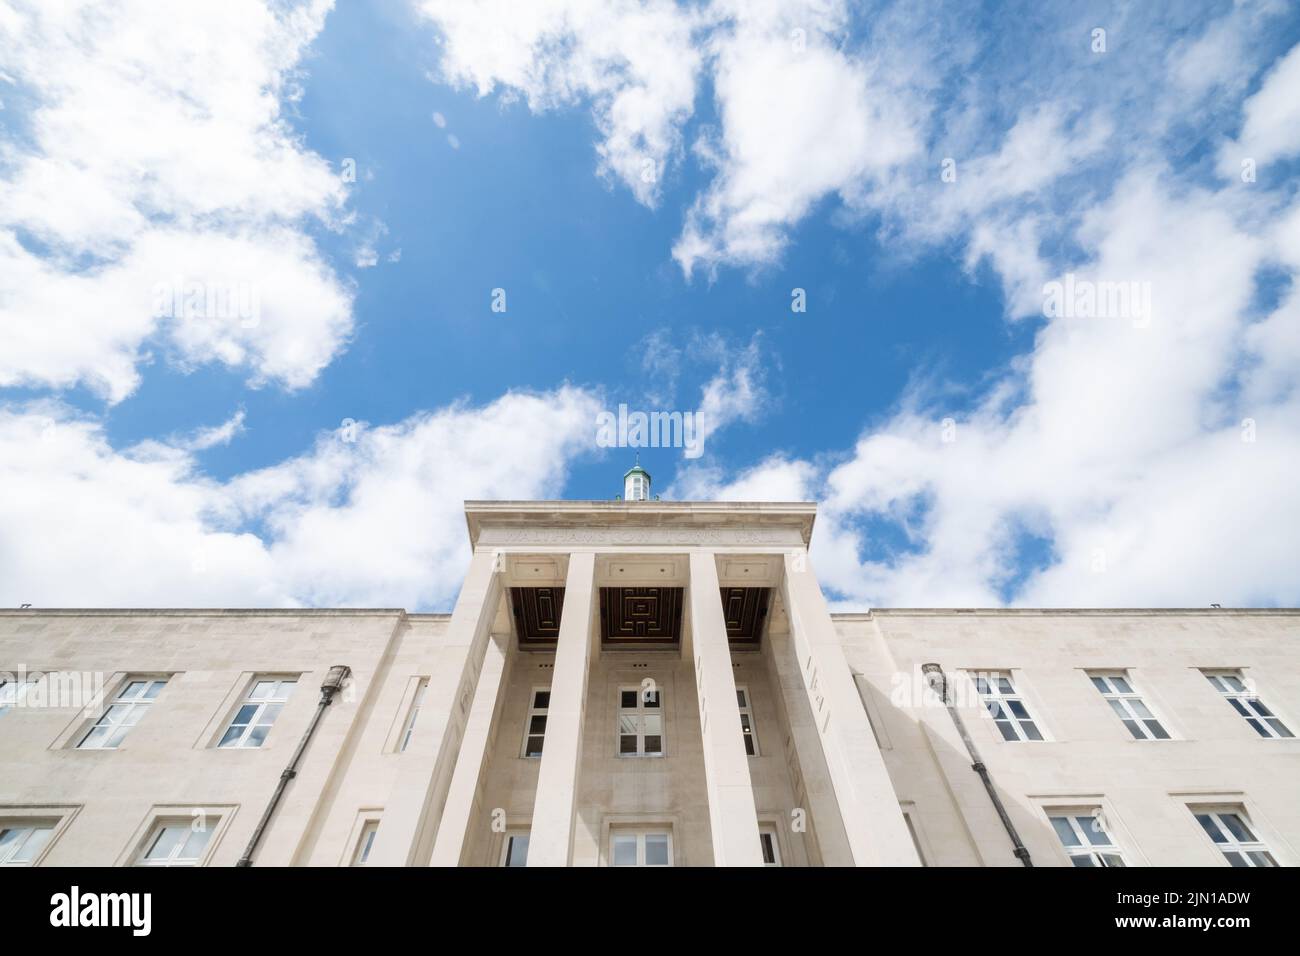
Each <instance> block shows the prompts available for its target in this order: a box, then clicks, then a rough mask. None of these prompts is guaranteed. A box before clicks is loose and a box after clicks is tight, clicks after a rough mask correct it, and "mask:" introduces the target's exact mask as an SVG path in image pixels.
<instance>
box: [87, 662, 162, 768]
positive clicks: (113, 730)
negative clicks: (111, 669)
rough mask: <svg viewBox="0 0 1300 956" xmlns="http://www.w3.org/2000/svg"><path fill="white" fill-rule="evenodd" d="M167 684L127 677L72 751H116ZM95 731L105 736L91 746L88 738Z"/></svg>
mask: <svg viewBox="0 0 1300 956" xmlns="http://www.w3.org/2000/svg"><path fill="white" fill-rule="evenodd" d="M167 680H168V678H166V677H144V676H141V677H128V678H127V679H126V680H125V681H123V682H122V686H121V688H120V689H119V690H118V692H117V695H116V696H115V697H114V698H113V699H112V701H110V702H109V704H108V706H107V707H105V708H104V712H103V713H102V714H100V715H99V717H98V718H97V719H96V720H95V722H94V723H93V724H91V725H90V727H89V728H87V730H86V732H85V733H84V734H82V735H81V739H80V740H79V741H78V743H77V748H76V749H78V750H116V749H117V748H118V747H119V746H121V744H122V741H123V740H125V739H126V738H127V736H128V735H129V734H130V733H131V731H132V729H133V728H134V727H135V725H136V724H138V723H139V722H140V720H141V719H142V718H143V717H144V715H145V714H147V713H148V712H149V708H150V707H152V706H153V703H154V701H155V700H157V699H158V695H159V694H161V693H162V692H163V689H164V688H166V686H167ZM155 688H156V689H155ZM151 691H152V696H151V695H150V692H151ZM99 730H107V733H104V734H101V735H100V736H99V737H98V741H99V742H95V743H92V742H91V739H90V738H91V737H93V736H95V732H96V731H99Z"/></svg>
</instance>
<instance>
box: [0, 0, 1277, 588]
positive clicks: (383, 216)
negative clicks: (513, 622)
mask: <svg viewBox="0 0 1300 956" xmlns="http://www.w3.org/2000/svg"><path fill="white" fill-rule="evenodd" d="M19 6H20V8H21V9H20V10H19V11H18V12H17V15H16V17H15V20H14V26H12V27H10V28H7V30H8V32H6V33H4V34H3V35H2V36H3V39H2V43H0V51H3V53H4V54H5V58H4V61H3V62H4V64H5V66H4V74H5V75H4V77H3V80H4V82H3V86H0V99H3V101H4V104H5V110H4V111H3V112H2V113H0V118H2V119H3V121H4V123H5V126H4V134H3V135H4V141H5V143H6V147H7V151H6V153H5V156H4V162H3V166H2V167H0V169H2V170H3V173H4V176H5V182H4V192H3V194H0V195H4V196H5V197H6V199H7V200H8V201H7V202H6V203H5V204H4V206H3V208H4V209H5V212H4V214H3V216H2V217H0V219H2V220H3V221H0V230H3V232H4V234H5V242H6V245H5V247H4V249H3V253H2V254H3V257H4V258H5V259H6V260H7V265H6V271H8V273H9V275H10V276H11V278H10V279H6V280H4V283H3V287H0V292H3V293H4V295H0V308H3V309H4V311H5V312H6V313H7V314H5V315H4V316H3V318H2V319H0V322H2V323H3V324H2V325H0V329H3V330H4V331H3V333H0V335H4V336H7V337H8V348H6V349H4V350H3V352H4V353H7V355H8V358H7V359H0V435H2V436H4V439H3V440H4V448H5V458H4V459H3V460H4V464H3V465H0V480H3V481H4V482H5V483H6V485H7V486H8V488H9V493H8V494H7V496H6V498H7V500H8V502H9V503H8V504H7V505H5V506H4V507H3V508H0V524H3V530H4V532H5V536H6V539H7V542H8V543H7V544H6V545H5V546H4V547H2V548H0V570H3V571H5V572H6V579H5V580H6V583H5V584H4V585H3V586H0V590H3V591H4V592H5V593H4V597H3V600H5V601H9V602H10V603H19V602H26V601H34V602H35V603H38V604H43V605H49V604H76V605H87V604H106V605H115V604H195V605H206V604H247V605H261V604H270V605H292V604H398V605H401V606H407V607H412V608H443V607H446V606H447V605H448V602H449V601H450V600H451V598H452V597H453V596H454V593H455V588H456V586H457V584H458V580H459V568H461V567H463V563H464V560H465V556H466V554H465V542H464V541H463V536H464V535H463V519H461V518H460V517H459V513H458V509H459V502H460V500H461V499H463V498H465V497H480V496H481V497H538V496H555V497H565V498H609V497H612V496H613V495H615V494H617V493H618V492H619V491H620V483H619V481H620V476H621V474H622V471H623V470H624V469H626V468H627V467H628V465H630V463H631V460H632V456H633V453H634V452H633V450H630V449H602V448H600V447H597V444H596V442H595V440H594V439H595V427H594V423H593V419H594V414H595V413H596V412H599V411H601V410H604V409H613V408H616V407H617V406H618V404H619V403H624V402H625V403H627V404H628V405H629V407H631V408H632V409H642V410H646V411H651V410H660V409H662V410H667V411H684V412H700V413H702V414H706V415H707V421H708V428H709V429H710V431H709V433H708V437H707V441H706V443H705V450H704V454H703V456H702V457H701V458H699V459H696V460H690V459H687V458H685V457H684V456H683V454H682V451H681V450H680V449H649V450H645V451H643V453H642V463H643V464H644V465H645V466H646V467H647V468H649V469H650V470H651V471H652V473H653V474H654V477H655V486H656V488H655V490H656V491H658V492H660V493H662V494H664V495H665V497H670V498H695V499H699V498H720V499H744V498H766V499H778V500H788V499H791V498H800V499H803V498H807V499H814V500H818V501H820V502H822V514H821V517H820V519H819V522H820V525H819V530H818V537H817V540H816V541H815V544H814V549H813V557H814V561H815V563H816V565H817V567H818V569H819V573H820V575H821V577H822V580H823V582H824V585H825V587H826V588H827V590H828V592H829V594H830V596H831V598H832V600H833V601H835V602H836V603H838V604H839V605H841V606H844V607H863V606H871V605H875V604H892V605H938V606H945V605H951V604H960V605H971V604H1030V605H1033V604H1043V605H1060V604H1067V605H1068V604H1078V605H1092V604H1096V605H1167V604H1189V605H1193V606H1196V605H1205V604H1208V603H1210V602H1211V601H1215V602H1218V603H1224V604H1231V603H1241V604H1264V605H1269V604H1287V603H1295V601H1296V599H1297V596H1298V595H1297V586H1296V584H1295V582H1296V581H1297V580H1300V577H1297V575H1296V572H1297V571H1300V567H1297V560H1296V558H1295V556H1294V555H1291V554H1290V553H1289V552H1290V549H1289V548H1288V546H1287V541H1286V537H1287V536H1286V535H1285V534H1284V533H1282V531H1281V530H1280V529H1282V528H1285V527H1286V526H1287V525H1288V524H1290V526H1291V527H1294V526H1295V522H1296V521H1297V520H1300V500H1298V496H1297V494H1296V492H1295V490H1294V487H1293V486H1294V484H1295V483H1294V481H1293V478H1292V475H1293V474H1294V466H1295V465H1296V464H1298V463H1300V441H1298V440H1297V427H1298V426H1300V415H1297V414H1296V411H1297V390H1296V387H1295V386H1296V377H1297V376H1296V373H1297V369H1298V366H1300V344H1298V343H1300V331H1297V324H1298V322H1300V319H1298V315H1300V305H1298V304H1297V296H1296V293H1295V292H1294V291H1293V288H1294V287H1293V282H1292V277H1293V275H1294V273H1295V271H1296V270H1297V269H1298V268H1300V226H1298V225H1297V223H1300V206H1298V205H1297V199H1296V189H1295V184H1296V177H1295V172H1296V169H1297V159H1298V158H1300V133H1297V132H1296V130H1297V129H1300V106H1297V105H1296V104H1297V103H1300V47H1297V45H1296V44H1297V42H1298V41H1300V18H1298V17H1297V14H1296V10H1295V9H1294V7H1293V6H1291V5H1289V4H1284V3H1274V4H1258V5H1251V7H1250V9H1243V8H1238V7H1234V6H1233V5H1231V4H1228V3H1204V4H1186V5H1184V4H1179V5H1175V6H1170V7H1157V8H1154V9H1151V8H1150V7H1151V5H1147V4H1095V5H1090V6H1085V7H1083V8H1080V7H1079V6H1078V5H1076V4H1046V5H1044V4H1025V5H1021V6H1013V7H1009V8H1008V7H1005V6H1004V5H981V4H954V5H951V6H950V7H948V8H946V9H944V10H942V11H939V10H936V11H932V12H930V13H928V14H927V13H920V12H917V11H915V10H913V9H912V8H911V6H910V5H908V4H840V3H836V2H833V0H826V2H807V3H804V2H790V3H787V4H774V5H762V4H760V5H755V4H733V3H729V2H721V0H720V2H715V3H703V2H701V3H695V4H689V5H676V4H672V3H668V2H649V3H645V4H641V5H630V6H629V5H624V6H621V7H620V6H619V5H611V6H606V5H601V4H594V5H582V4H569V3H565V2H555V3H546V4H536V5H529V8H528V10H529V12H528V13H527V14H526V15H525V14H523V13H521V12H520V10H519V9H518V8H517V7H516V8H510V7H509V5H501V4H493V3H487V4H483V5H472V4H456V3H443V2H440V0H421V2H411V3H401V4H398V3H394V4H384V5H371V4H344V5H340V6H339V8H338V9H332V8H331V7H330V5H329V4H326V3H304V4H297V5H293V4H290V5H285V6H276V7H275V8H273V10H272V12H270V13H268V12H267V11H266V10H265V9H263V8H262V6H261V4H259V3H256V2H254V0H246V2H240V3H233V4H230V5H229V7H228V8H226V9H223V10H222V11H203V12H202V13H196V14H193V16H194V18H195V21H196V22H194V23H190V24H183V25H181V26H180V27H177V26H175V25H173V26H172V27H169V25H168V24H167V23H166V22H161V21H159V20H158V18H157V16H156V14H155V13H153V12H152V11H150V10H149V8H148V5H147V4H143V5H135V4H129V3H128V4H124V5H123V6H122V7H121V8H117V9H115V10H114V11H113V12H112V13H111V14H107V15H105V16H104V17H103V18H101V19H98V20H97V19H95V18H93V17H90V16H89V15H87V14H85V13H82V12H77V11H70V12H63V13H54V12H51V11H48V10H42V9H41V8H40V7H39V6H32V7H30V8H28V7H25V6H24V5H21V4H20V5H19ZM1097 30H1102V31H1104V32H1103V33H1102V34H1101V35H1100V36H1099V35H1098V34H1097V32H1096V31H1097ZM164 42H165V43H166V44H169V47H168V48H169V49H170V50H171V51H172V52H173V53H175V54H177V55H181V56H183V57H188V60H187V62H191V63H193V64H194V69H193V70H191V71H188V72H182V73H181V74H180V75H178V74H176V73H175V72H170V73H169V72H168V70H167V69H164V64H163V63H162V62H161V60H160V59H159V58H158V57H157V55H156V52H157V49H158V46H157V45H158V44H159V43H164ZM234 50H238V51H241V52H240V54H239V55H238V56H235V55H232V54H231V51H234ZM168 59H169V62H170V61H173V60H175V59H176V58H175V57H170V58H168ZM88 117H98V118H102V121H101V119H90V118H88ZM949 159H950V160H952V163H953V168H955V170H956V178H955V181H951V180H949V179H945V178H944V176H943V175H942V171H943V169H944V163H945V160H949ZM349 160H351V161H353V162H354V163H355V169H356V177H355V181H352V180H351V177H348V176H345V175H343V171H344V169H345V168H347V165H346V161H349ZM1243 162H1248V163H1249V164H1250V169H1251V171H1250V176H1249V178H1246V174H1245V173H1244V172H1243V170H1244V168H1245V167H1244V166H1243V165H1242V164H1243ZM647 164H648V166H649V168H650V169H652V170H653V172H654V175H653V177H652V178H651V180H650V181H649V182H647V180H646V179H645V178H644V176H642V175H641V174H642V173H643V171H644V170H645V169H646V168H647ZM1067 273H1069V274H1071V275H1076V274H1077V276H1078V278H1079V279H1080V280H1081V281H1083V282H1085V283H1088V282H1092V283H1108V282H1112V283H1113V282H1123V283H1136V284H1138V285H1141V284H1145V286H1146V288H1147V289H1148V291H1149V292H1150V294H1151V299H1152V301H1153V302H1154V306H1153V309H1152V311H1151V314H1139V315H1127V314H1126V315H1120V316H1113V315H1112V316H1108V315H1105V314H1102V315H1082V316H1070V317H1067V318H1058V317H1053V316H1050V315H1047V314H1045V313H1044V309H1043V298H1044V288H1045V284H1046V283H1050V282H1052V281H1057V280H1061V279H1062V278H1063V277H1064V276H1065V275H1066V274H1067ZM181 274H183V275H184V276H185V277H186V278H187V279H190V280H198V281H201V282H207V283H209V284H218V283H220V282H224V281H229V282H239V283H244V284H245V285H246V286H251V287H252V288H254V289H256V290H257V293H258V295H259V296H260V302H261V314H260V316H259V319H258V322H257V323H256V324H255V325H253V326H251V327H247V328H245V327H242V326H241V327H238V328H236V327H234V326H231V325H222V324H220V322H219V321H218V322H210V323H208V324H204V323H203V322H202V321H200V322H198V323H191V324H188V325H187V324H185V323H183V322H178V321H176V320H173V319H170V317H160V316H157V315H150V314H149V312H148V310H147V309H145V308H144V307H143V305H142V302H143V301H144V300H145V299H147V298H148V294H149V291H150V289H151V288H153V287H155V286H156V284H157V281H158V279H159V278H160V277H167V276H172V275H181ZM494 289H502V290H504V292H505V295H506V301H507V311H506V312H505V313H504V314H502V313H496V312H493V311H492V309H491V307H490V306H491V301H492V299H491V297H492V294H493V290H494ZM794 289H802V290H804V292H805V295H806V298H807V311H805V312H794V311H792V310H791V296H792V290H794ZM208 318H211V317H208ZM351 421H355V422H359V423H361V425H360V426H359V427H360V437H359V439H357V440H352V438H355V437H356V436H355V435H353V436H351V437H349V438H346V439H345V438H341V437H340V434H341V432H340V429H341V428H342V426H343V424H344V423H345V422H351ZM1247 423H1249V424H1247ZM223 426H224V427H223ZM1225 501H1228V502H1232V504H1231V505H1230V506H1227V507H1225V506H1224V502H1225ZM1225 512H1226V513H1228V514H1225ZM403 515H405V517H403ZM65 524H72V525H74V526H79V527H80V528H81V529H82V530H81V532H80V533H78V532H77V530H76V527H73V528H69V529H68V530H66V531H63V530H60V531H58V532H51V531H50V528H51V527H52V526H53V525H59V526H60V527H62V526H63V525H65ZM1225 553H1230V554H1232V555H1234V560H1233V562H1232V567H1231V568H1225V566H1224V562H1223V560H1222V555H1224V554H1225ZM11 592H12V593H11Z"/></svg>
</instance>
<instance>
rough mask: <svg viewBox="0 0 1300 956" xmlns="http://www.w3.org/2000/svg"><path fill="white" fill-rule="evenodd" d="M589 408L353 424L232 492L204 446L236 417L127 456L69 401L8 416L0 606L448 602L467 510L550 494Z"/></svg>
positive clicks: (564, 395)
mask: <svg viewBox="0 0 1300 956" xmlns="http://www.w3.org/2000/svg"><path fill="white" fill-rule="evenodd" d="M597 404H598V403H597V401H596V398H595V397H594V396H593V394H592V393H590V392H587V391H584V390H582V389H576V388H569V387H564V388H560V389H557V390H555V391H553V392H548V393H542V394H531V393H508V394H506V395H504V396H502V397H501V398H499V399H497V400H496V401H495V402H492V403H490V404H487V405H482V406H472V405H469V404H464V403H462V404H456V405H452V406H449V407H447V408H444V409H441V410H439V411H436V412H424V413H419V414H416V415H412V416H411V417H410V418H408V419H406V420H404V421H401V422H398V423H396V424H393V425H384V426H373V427H368V426H364V425H361V426H358V427H357V428H355V430H354V429H352V428H350V427H349V428H343V429H340V430H339V431H337V432H332V433H328V434H324V435H321V436H320V437H319V439H318V440H317V441H316V443H315V445H314V446H313V447H312V448H311V449H310V450H309V451H307V452H305V453H304V454H302V455H299V456H297V457H295V458H292V459H289V460H286V461H284V462H281V463H279V464H277V465H275V466H273V467H270V468H266V469H262V470H258V471H252V472H246V473H243V474H239V475H236V476H235V477H233V478H231V479H229V480H227V481H224V482H222V481H216V480H213V479H211V478H209V477H206V476H205V475H204V474H203V472H202V471H201V469H199V467H198V465H197V462H196V460H195V457H194V452H195V451H197V450H201V449H202V448H203V447H210V446H211V445H212V444H213V443H215V442H217V441H221V440H226V439H227V437H228V436H231V437H232V436H233V432H235V431H236V430H237V429H238V428H239V427H240V426H242V422H243V418H242V416H236V417H235V418H234V419H232V420H231V421H229V422H227V423H226V424H225V425H223V426H221V427H220V428H219V429H217V430H216V431H214V432H206V433H204V432H200V433H199V434H198V435H197V436H193V437H191V438H188V439H181V440H178V441H176V442H175V443H173V444H171V445H168V444H165V443H161V442H149V443H145V444H142V445H140V446H137V447H135V448H132V449H127V450H124V451H119V450H116V449H114V448H113V447H112V446H111V445H110V444H109V443H108V441H107V439H106V437H105V435H104V430H103V425H102V423H101V422H99V421H98V420H95V419H92V418H87V417H82V416H78V415H76V414H75V413H73V412H72V411H70V410H69V409H68V408H67V407H65V406H62V405H58V404H54V403H49V402H45V403H40V404H34V405H29V406H25V407H22V408H8V409H5V410H2V411H0V487H3V488H4V489H5V494H4V495H3V496H0V604H5V605H9V606H17V605H19V604H22V603H31V604H34V605H36V606H37V607H42V606H44V607H49V606H60V605H73V606H83V607H86V606H89V607H120V606H127V607H151V606H152V607H168V606H171V607H175V606H197V607H241V606H255V607H277V606H279V607H293V606H300V605H309V606H383V607H407V608H411V609H420V608H446V607H448V606H449V605H450V604H451V602H452V601H453V599H454V597H455V593H456V591H457V589H458V588H459V585H460V580H461V578H462V577H463V575H464V569H465V566H466V562H467V561H468V555H469V548H468V541H467V539H466V533H465V518H464V511H463V502H464V501H465V500H466V499H469V498H522V499H534V498H547V497H555V496H557V495H558V494H559V491H560V489H561V488H562V487H563V484H564V480H565V476H566V474H567V470H568V468H569V466H570V464H571V463H572V462H573V461H574V459H575V458H577V457H578V456H580V455H583V454H586V453H589V452H590V451H591V450H592V421H593V419H594V416H595V412H596V408H597ZM502 449H509V454H503V453H502Z"/></svg>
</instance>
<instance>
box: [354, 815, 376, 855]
mask: <svg viewBox="0 0 1300 956" xmlns="http://www.w3.org/2000/svg"><path fill="white" fill-rule="evenodd" d="M378 834H379V821H378V820H377V819H372V820H367V821H365V822H364V823H363V824H361V832H360V833H359V834H357V844H356V849H355V850H353V851H352V864H351V865H352V866H369V865H370V851H371V850H373V849H374V848H375V837H376V836H377V835H378Z"/></svg>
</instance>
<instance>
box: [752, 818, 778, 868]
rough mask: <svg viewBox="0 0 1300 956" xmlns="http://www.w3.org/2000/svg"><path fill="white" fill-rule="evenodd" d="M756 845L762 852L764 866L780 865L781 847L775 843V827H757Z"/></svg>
mask: <svg viewBox="0 0 1300 956" xmlns="http://www.w3.org/2000/svg"><path fill="white" fill-rule="evenodd" d="M758 845H759V848H760V849H761V850H762V851H763V865H764V866H780V865H781V847H780V845H779V844H778V843H777V842H776V827H774V826H771V825H766V826H761V827H759V828H758Z"/></svg>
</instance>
